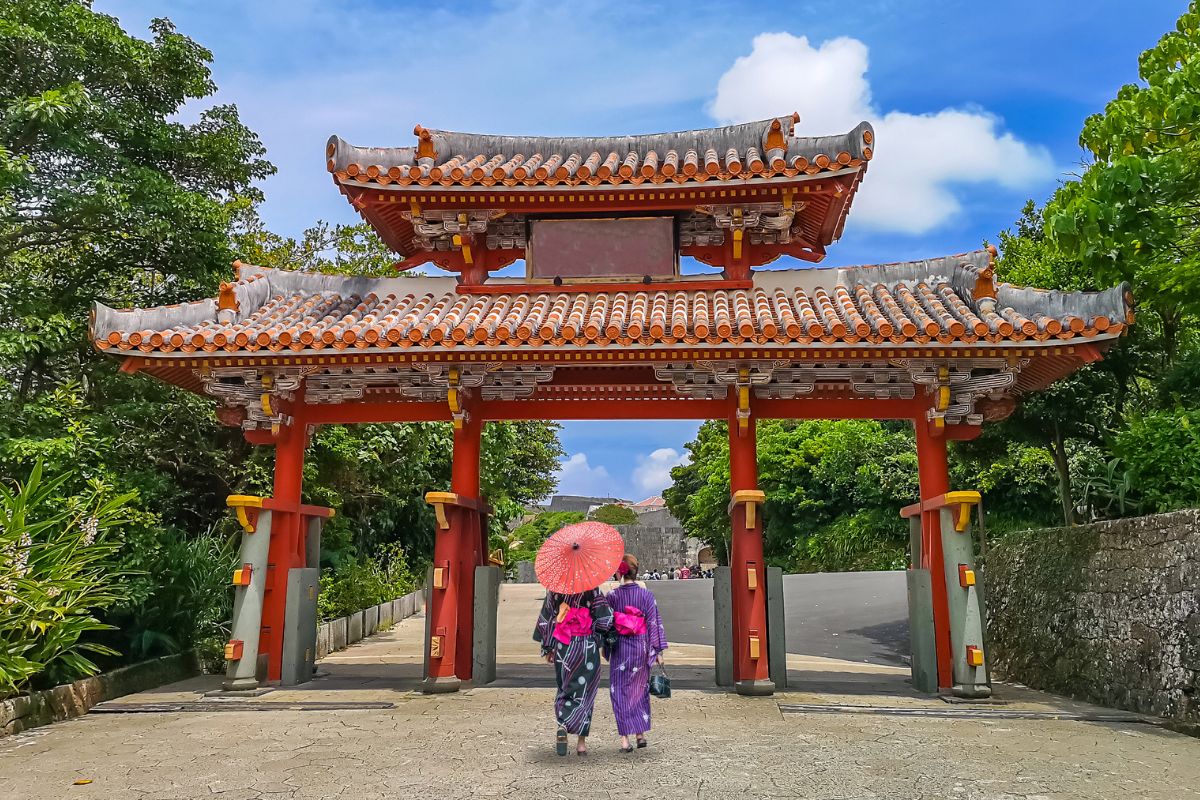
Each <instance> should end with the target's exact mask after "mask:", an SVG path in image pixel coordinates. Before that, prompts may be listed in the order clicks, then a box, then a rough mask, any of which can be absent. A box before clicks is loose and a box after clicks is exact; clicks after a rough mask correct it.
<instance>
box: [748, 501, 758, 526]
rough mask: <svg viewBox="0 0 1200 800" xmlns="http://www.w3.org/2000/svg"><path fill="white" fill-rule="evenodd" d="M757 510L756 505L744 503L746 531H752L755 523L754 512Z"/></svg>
mask: <svg viewBox="0 0 1200 800" xmlns="http://www.w3.org/2000/svg"><path fill="white" fill-rule="evenodd" d="M757 508H758V503H746V530H752V529H753V528H754V523H755V519H754V516H755V510H756V509H757Z"/></svg>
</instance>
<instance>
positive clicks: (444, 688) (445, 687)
mask: <svg viewBox="0 0 1200 800" xmlns="http://www.w3.org/2000/svg"><path fill="white" fill-rule="evenodd" d="M460 686H462V681H460V680H459V679H458V678H455V677H447V678H426V679H425V682H424V683H422V684H421V691H422V692H424V693H425V694H449V693H450V692H457V691H458V689H459V687H460Z"/></svg>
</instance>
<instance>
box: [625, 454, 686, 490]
mask: <svg viewBox="0 0 1200 800" xmlns="http://www.w3.org/2000/svg"><path fill="white" fill-rule="evenodd" d="M686 461H687V454H686V453H680V452H679V451H678V450H675V449H674V448H671V447H660V448H659V449H657V450H655V451H654V452H653V453H651V454H650V455H648V456H638V457H637V466H636V467H634V468H633V486H634V488H635V489H637V490H638V491H639V492H641V493H642V494H643V495H644V496H647V497H653V496H655V495H658V494H661V493H662V490H663V489H665V488H667V487H668V486H670V485H671V468H672V467H677V466H679V465H680V464H683V463H685V462H686Z"/></svg>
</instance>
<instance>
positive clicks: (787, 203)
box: [783, 189, 794, 211]
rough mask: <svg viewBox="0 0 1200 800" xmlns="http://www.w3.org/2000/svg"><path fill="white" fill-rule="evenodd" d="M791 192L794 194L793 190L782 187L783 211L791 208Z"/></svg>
mask: <svg viewBox="0 0 1200 800" xmlns="http://www.w3.org/2000/svg"><path fill="white" fill-rule="evenodd" d="M793 194H794V192H793V190H791V189H784V190H783V210H784V211H790V210H791V208H792V195H793Z"/></svg>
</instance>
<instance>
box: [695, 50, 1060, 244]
mask: <svg viewBox="0 0 1200 800" xmlns="http://www.w3.org/2000/svg"><path fill="white" fill-rule="evenodd" d="M867 65H868V50H867V46H866V45H865V44H863V43H862V42H860V41H858V40H857V39H851V38H848V37H839V38H837V39H830V40H829V41H826V42H822V43H821V44H820V46H818V47H813V46H812V44H810V43H809V41H808V38H807V37H805V36H793V35H792V34H790V33H763V34H760V35H758V36H756V37H754V44H753V50H752V51H751V53H750V55H748V56H743V57H741V58H738V59H737V60H736V61H735V62H734V63H733V66H731V67H730V68H729V69H728V70H727V71H726V72H725V74H724V75H722V76H721V79H720V80H719V81H718V83H717V94H716V97H715V99H714V100H713V102H712V105H711V106H710V108H709V111H710V113H711V114H712V116H713V117H714V118H716V119H717V120H719V121H721V122H723V123H733V122H745V121H749V120H754V119H764V118H767V117H772V116H777V115H779V114H782V113H786V112H790V111H792V110H795V111H799V112H800V124H799V125H798V126H797V133H800V134H809V135H818V136H819V135H826V134H832V133H840V132H844V131H848V130H850V129H851V128H853V127H854V126H855V125H857V124H858V123H859V122H861V121H862V120H864V119H865V120H867V121H869V122H871V124H872V125H874V126H875V132H876V138H877V142H878V147H877V150H876V153H875V157H874V159H873V160H872V161H871V164H870V167H869V168H868V170H867V176H866V179H865V186H864V187H863V191H861V192H859V194H858V195H857V197H856V198H855V200H854V206H853V209H852V211H851V215H852V217H853V218H854V222H855V224H860V225H865V226H867V227H872V228H876V229H878V230H887V231H899V232H902V233H910V234H918V233H924V232H926V231H929V230H932V229H933V228H936V227H937V226H938V225H940V224H942V223H943V222H945V221H947V220H948V219H950V218H951V217H953V216H954V215H955V214H956V213H957V212H958V211H959V209H960V208H961V206H960V202H959V199H958V196H957V195H956V193H955V187H956V186H958V185H962V184H995V185H998V186H1001V187H1003V188H1005V189H1013V190H1019V189H1024V188H1028V187H1031V186H1033V185H1036V184H1037V183H1038V182H1040V181H1043V180H1045V179H1047V178H1048V177H1050V176H1052V175H1053V174H1054V173H1055V169H1054V164H1053V161H1052V160H1051V158H1050V155H1049V153H1048V152H1047V151H1046V149H1045V148H1044V147H1041V146H1039V145H1033V144H1028V143H1026V142H1023V141H1021V140H1020V139H1018V138H1017V137H1016V136H1014V135H1013V134H1012V133H1010V132H1006V131H1004V130H1003V126H1002V121H1001V120H1000V119H999V118H998V117H996V116H995V115H993V114H991V113H989V112H987V111H986V110H982V109H952V108H947V109H943V110H941V111H938V112H936V113H932V114H910V113H907V112H904V111H897V110H893V111H887V112H884V111H883V110H881V109H880V108H879V107H878V106H877V105H876V104H875V103H874V101H873V100H872V98H871V85H870V82H869V81H868V80H867Z"/></svg>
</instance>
